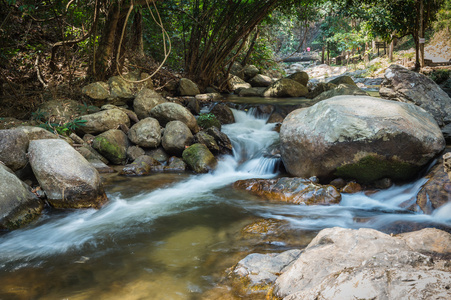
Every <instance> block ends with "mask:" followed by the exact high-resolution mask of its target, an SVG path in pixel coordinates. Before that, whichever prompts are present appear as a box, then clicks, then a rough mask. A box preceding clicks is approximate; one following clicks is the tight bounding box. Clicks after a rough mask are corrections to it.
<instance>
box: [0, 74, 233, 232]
mask: <svg viewBox="0 0 451 300" xmlns="http://www.w3.org/2000/svg"><path fill="white" fill-rule="evenodd" d="M142 76H144V75H141V76H136V74H135V75H133V74H131V75H130V74H129V75H126V76H125V77H124V78H122V77H119V76H116V77H112V78H110V80H109V81H108V82H95V83H92V84H90V85H88V86H86V87H85V88H84V89H83V93H84V95H85V96H86V97H89V99H90V100H91V101H92V102H94V103H96V104H97V105H101V108H100V109H99V108H98V107H97V106H89V107H88V106H86V107H84V109H83V110H81V109H80V107H79V106H80V105H79V104H76V103H74V101H70V100H68V101H59V102H58V101H51V103H53V104H54V105H51V104H49V102H47V103H46V107H45V108H44V107H43V108H40V109H39V110H38V111H36V112H35V113H34V116H35V117H36V116H38V117H37V118H39V119H41V121H46V123H45V124H51V126H53V127H51V128H50V129H54V133H51V132H50V131H47V130H45V129H43V128H40V127H33V126H21V127H15V128H12V129H4V130H0V141H1V142H0V185H1V188H0V191H1V192H0V229H7V230H11V229H15V228H18V227H20V226H22V225H24V224H26V223H29V222H31V221H32V220H33V219H35V218H36V217H37V216H39V214H40V213H41V211H42V209H43V207H44V205H45V204H49V205H50V206H52V207H54V208H99V207H101V206H102V205H103V204H104V203H106V202H107V200H108V199H107V197H106V195H105V192H104V190H103V186H102V183H101V179H100V175H99V173H103V172H114V169H116V170H117V169H119V174H121V175H127V176H141V175H148V174H150V173H151V172H162V171H185V170H192V171H194V172H197V173H205V172H208V171H210V170H213V169H214V168H215V167H216V164H217V158H216V157H217V156H218V155H222V154H231V153H232V144H231V142H230V140H229V138H228V137H227V135H226V134H224V133H223V132H221V130H220V128H221V123H222V124H227V123H232V122H234V116H233V113H232V111H231V109H230V108H229V107H228V106H226V105H224V104H217V105H216V107H215V108H214V109H213V110H214V112H215V114H216V115H217V117H216V116H215V115H207V116H206V117H205V116H202V114H200V111H199V110H200V109H199V107H200V102H201V101H203V100H199V99H204V100H206V101H210V100H212V99H214V98H215V97H217V95H216V94H199V89H198V87H197V86H196V84H194V83H193V82H192V81H191V80H189V79H186V78H183V79H181V80H180V81H179V83H178V85H177V90H178V92H177V93H178V94H179V95H182V96H183V97H179V98H169V97H168V98H164V97H162V96H161V95H160V94H159V93H157V92H156V91H155V90H153V89H152V86H151V85H150V84H149V83H148V82H147V83H146V82H144V83H142V82H139V79H140V78H142ZM133 81H138V82H137V83H133ZM194 95H197V96H198V97H197V98H196V97H192V96H194ZM170 100H172V101H170ZM127 107H131V109H128V108H127ZM81 112H84V113H85V114H82V113H81ZM195 115H198V118H196V117H195ZM74 117H76V119H74ZM54 122H58V123H54ZM76 122H78V123H76ZM58 124H66V127H67V124H72V125H71V126H73V128H72V129H73V131H75V132H73V133H71V134H70V135H69V134H64V133H66V132H62V131H61V130H63V129H64V130H65V129H67V128H66V127H64V126H59V127H60V129H59V131H58ZM75 125H76V126H75ZM47 129H49V128H47ZM112 165H113V166H115V167H114V169H113V168H112ZM31 186H33V187H34V188H32V187H31Z"/></svg>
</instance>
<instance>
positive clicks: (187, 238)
mask: <svg viewBox="0 0 451 300" xmlns="http://www.w3.org/2000/svg"><path fill="white" fill-rule="evenodd" d="M235 113H236V119H237V122H238V123H236V124H231V125H227V126H224V131H225V132H226V133H227V134H228V135H229V136H230V137H231V140H232V142H233V144H234V149H235V153H234V156H233V157H232V156H227V157H223V158H222V160H221V162H220V164H219V167H218V169H217V170H216V171H215V172H213V173H212V174H203V175H193V174H188V173H181V174H178V173H171V174H154V175H152V176H148V177H133V178H126V177H120V176H117V175H108V177H106V178H105V185H106V190H107V193H108V195H109V198H110V203H109V204H108V205H106V206H105V207H103V208H102V209H100V210H98V211H96V210H78V211H69V212H68V211H64V212H58V211H50V212H48V213H47V214H46V215H45V216H43V217H42V218H40V219H39V220H38V221H37V222H36V223H35V224H33V225H31V226H29V227H27V228H24V229H21V230H17V231H14V232H10V233H7V234H3V235H1V236H0V280H1V282H2V284H1V286H0V299H197V298H198V297H200V295H202V294H203V293H204V292H205V291H208V290H209V289H211V288H213V287H214V286H215V285H216V284H217V283H218V282H219V281H220V279H221V278H222V277H223V276H224V274H225V273H224V270H226V269H227V268H229V267H231V266H232V265H233V264H235V263H236V262H237V261H239V260H240V259H241V258H243V257H244V256H245V255H246V254H248V253H250V252H254V251H258V252H271V251H283V250H286V249H290V248H294V247H304V246H306V245H307V244H308V242H309V241H310V240H311V239H312V238H313V236H314V235H315V234H316V233H317V232H318V231H319V230H321V229H323V228H326V227H331V226H342V227H349V228H359V227H372V228H376V229H382V230H384V231H386V232H395V233H396V232H400V231H403V230H411V229H412V228H414V229H418V228H421V227H424V226H436V227H442V228H445V229H447V228H448V229H449V228H450V226H451V219H450V215H451V204H448V205H447V206H445V207H442V208H441V209H440V210H437V211H436V212H435V213H434V214H433V215H431V216H426V215H421V214H414V213H412V212H410V211H407V210H405V209H403V208H402V207H404V204H405V203H409V201H410V202H411V201H412V200H413V199H414V197H415V194H416V193H417V191H418V189H419V188H420V187H421V185H422V184H423V181H418V182H415V183H411V184H408V185H404V186H398V187H393V188H391V189H388V190H386V191H381V192H379V193H375V194H373V195H371V196H366V195H365V194H364V193H358V194H355V195H344V196H343V201H342V202H341V203H340V205H332V206H301V205H290V204H276V203H273V202H267V201H263V200H261V199H259V198H258V197H256V196H252V195H249V194H247V193H245V192H242V191H236V190H233V189H232V188H231V185H232V183H233V182H235V181H236V180H239V179H246V178H256V177H259V178H272V177H274V176H277V174H276V173H275V169H274V166H275V164H276V163H277V161H278V158H277V157H265V155H264V154H263V151H262V150H264V149H266V148H268V147H270V146H271V145H272V144H274V143H277V140H278V135H277V133H276V132H275V131H273V126H272V125H267V124H265V123H266V122H265V119H264V118H255V117H253V116H251V115H249V114H244V113H243V112H235ZM261 220H267V222H266V223H265V222H262V221H261ZM254 222H255V223H254ZM250 224H251V225H250ZM243 228H246V229H243Z"/></svg>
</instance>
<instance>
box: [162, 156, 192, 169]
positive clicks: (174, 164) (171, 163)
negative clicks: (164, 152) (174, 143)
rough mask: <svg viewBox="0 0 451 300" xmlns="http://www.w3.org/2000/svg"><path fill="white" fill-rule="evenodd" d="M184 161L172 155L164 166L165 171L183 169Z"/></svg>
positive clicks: (184, 166)
mask: <svg viewBox="0 0 451 300" xmlns="http://www.w3.org/2000/svg"><path fill="white" fill-rule="evenodd" d="M186 167H187V166H186V163H185V162H184V161H183V159H181V158H180V157H175V156H172V157H171V158H170V159H169V160H168V165H167V166H165V167H164V170H165V171H185V170H186Z"/></svg>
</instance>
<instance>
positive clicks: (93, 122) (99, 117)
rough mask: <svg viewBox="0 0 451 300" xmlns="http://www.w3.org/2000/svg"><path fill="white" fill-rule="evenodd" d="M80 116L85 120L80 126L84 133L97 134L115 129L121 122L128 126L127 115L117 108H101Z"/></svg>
mask: <svg viewBox="0 0 451 300" xmlns="http://www.w3.org/2000/svg"><path fill="white" fill-rule="evenodd" d="M80 118H81V119H82V120H86V123H85V126H83V127H80V130H81V131H83V132H84V133H91V134H98V133H102V132H105V131H107V130H110V129H117V128H118V127H119V125H121V124H125V125H126V126H127V127H129V126H130V119H129V117H128V116H127V114H126V113H125V112H123V111H121V110H119V109H110V110H103V111H99V112H97V113H93V114H90V115H84V116H81V117H80Z"/></svg>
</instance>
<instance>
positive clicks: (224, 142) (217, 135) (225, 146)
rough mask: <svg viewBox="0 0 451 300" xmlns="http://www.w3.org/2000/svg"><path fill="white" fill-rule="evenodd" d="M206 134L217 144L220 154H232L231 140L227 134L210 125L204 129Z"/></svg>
mask: <svg viewBox="0 0 451 300" xmlns="http://www.w3.org/2000/svg"><path fill="white" fill-rule="evenodd" d="M206 132H207V134H209V135H211V136H212V137H213V138H214V139H215V141H216V143H217V144H218V146H219V153H220V154H229V155H230V154H232V153H233V148H232V142H231V141H230V139H229V137H228V136H227V134H225V133H224V132H222V131H219V129H218V128H216V127H210V128H208V129H207V130H206Z"/></svg>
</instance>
